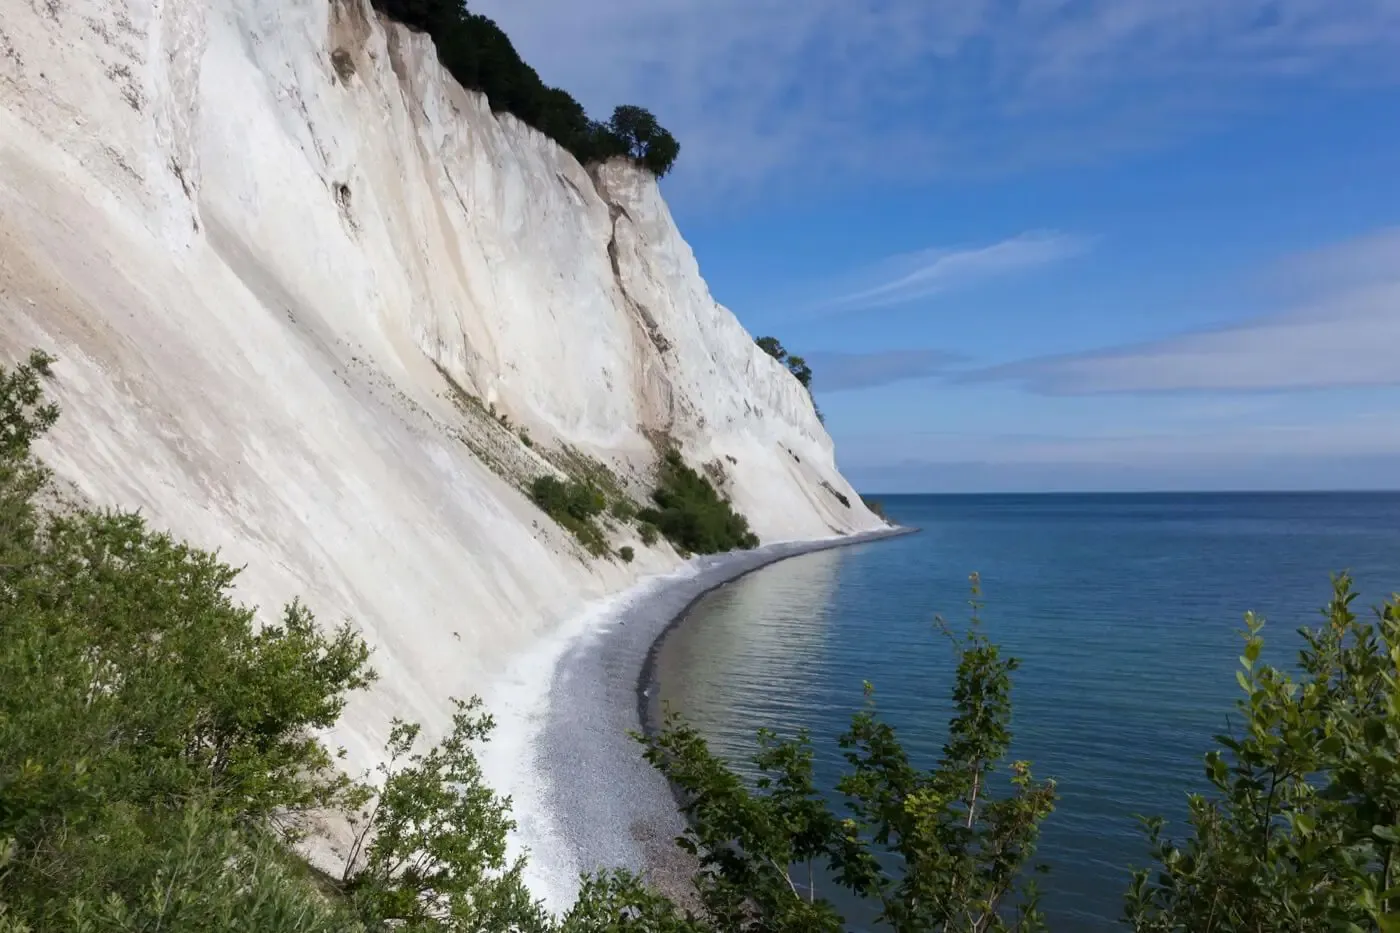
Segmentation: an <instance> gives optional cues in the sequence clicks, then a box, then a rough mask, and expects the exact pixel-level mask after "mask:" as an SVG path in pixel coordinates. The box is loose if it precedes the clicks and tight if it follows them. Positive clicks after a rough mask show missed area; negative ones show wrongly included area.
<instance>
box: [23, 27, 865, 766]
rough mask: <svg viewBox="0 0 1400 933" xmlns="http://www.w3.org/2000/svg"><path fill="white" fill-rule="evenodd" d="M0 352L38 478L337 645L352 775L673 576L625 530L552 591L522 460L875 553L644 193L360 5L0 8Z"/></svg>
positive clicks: (825, 464)
mask: <svg viewBox="0 0 1400 933" xmlns="http://www.w3.org/2000/svg"><path fill="white" fill-rule="evenodd" d="M34 346H37V347H41V348H44V349H46V350H48V351H50V352H52V353H54V354H55V355H56V356H57V357H58V358H59V364H58V366H57V367H56V380H55V382H54V384H53V387H52V390H53V393H54V394H55V396H56V397H57V399H58V400H59V402H60V403H61V405H62V407H63V411H64V415H63V418H62V419H61V421H60V424H59V427H58V428H57V429H56V430H55V431H54V433H53V435H52V436H51V438H50V439H49V441H48V442H46V444H45V445H44V447H43V449H42V450H41V454H42V456H44V457H45V459H46V460H48V462H49V463H50V464H51V465H52V466H53V467H54V468H55V469H56V471H57V472H58V474H59V475H60V477H62V478H63V479H65V480H68V481H71V483H73V484H74V485H76V487H77V488H78V489H79V490H80V491H81V493H82V494H83V495H85V496H86V497H87V498H88V499H89V500H90V501H91V502H93V503H95V504H98V505H110V506H117V507H122V508H128V509H135V508H139V509H140V510H142V512H143V513H144V514H146V515H147V516H148V517H149V518H150V520H151V521H152V523H153V524H154V525H155V526H157V527H161V528H168V529H169V530H171V531H172V532H174V533H176V534H177V535H180V536H182V537H186V538H189V539H191V540H193V541H194V542H197V543H199V544H201V545H204V546H208V547H218V548H221V549H222V551H223V554H224V556H225V557H226V558H227V559H228V560H229V561H231V562H233V563H235V564H244V565H246V566H247V571H246V573H245V574H244V576H243V577H242V578H241V583H240V588H241V592H240V595H241V596H242V597H243V598H244V599H246V600H248V601H250V602H255V603H257V604H258V605H260V606H261V607H262V608H263V610H264V611H265V612H266V613H267V614H269V615H270V614H271V613H273V612H274V611H275V610H276V609H277V608H278V607H279V606H280V605H281V604H282V603H284V602H285V601H287V600H288V599H290V598H291V597H293V596H300V597H302V598H303V599H304V600H305V601H306V602H307V603H308V605H309V606H311V607H312V608H313V610H314V611H316V612H317V614H318V615H319V616H320V617H321V618H322V619H323V620H325V621H328V622H333V621H338V620H340V619H350V620H352V621H353V622H354V623H355V624H356V625H357V626H359V627H360V628H361V630H362V631H363V632H364V634H365V636H366V638H367V639H368V640H369V641H370V643H371V644H372V645H373V646H374V647H375V655H374V665H375V667H376V668H377V669H378V670H379V672H380V673H381V675H382V679H381V681H380V684H379V685H378V686H377V687H376V688H375V692H374V694H373V695H372V696H370V697H367V698H364V699H361V700H359V701H357V702H356V704H355V705H353V706H352V708H351V710H350V712H349V714H348V717H347V720H346V725H345V727H343V728H342V729H341V730H339V733H338V734H337V735H336V736H335V737H334V738H336V739H337V740H339V741H341V742H344V743H346V745H347V746H348V749H349V751H350V753H351V763H352V765H354V766H362V765H366V764H369V763H372V762H373V761H374V760H375V756H376V751H377V749H378V747H379V746H380V743H381V742H382V740H383V737H384V732H385V729H386V720H387V717H388V716H389V715H391V714H394V715H400V716H404V717H407V718H413V719H417V720H420V721H423V722H425V723H427V724H428V726H429V729H430V731H436V730H437V729H440V728H441V726H442V725H443V723H444V721H445V717H444V714H445V712H446V709H447V705H446V699H447V697H449V696H454V695H455V696H466V695H469V694H471V693H473V692H476V690H477V689H479V684H480V683H481V682H482V681H483V680H484V679H486V678H487V677H488V676H489V675H490V674H491V673H492V672H493V671H495V670H497V669H499V667H500V666H501V665H502V664H503V663H505V661H506V660H507V659H508V658H510V657H512V656H515V655H518V654H519V653H520V652H521V651H522V650H524V649H525V648H526V647H528V645H529V644H530V643H531V642H532V641H534V640H536V639H538V638H540V637H542V636H544V635H547V634H548V633H550V632H551V631H553V630H554V629H555V628H556V627H557V626H558V625H559V624H560V623H561V621H562V620H564V619H566V618H567V617H569V616H570V615H572V614H574V613H576V612H577V611H579V609H580V607H582V606H583V605H584V604H586V603H587V602H588V601H590V600H592V599H595V598H598V597H601V596H604V595H606V594H608V593H611V592H615V591H618V590H620V589H622V588H624V587H626V586H628V585H629V584H631V583H632V582H633V581H634V580H636V579H637V578H638V577H639V576H642V575H645V574H648V573H656V572H658V571H662V570H666V569H669V568H671V567H673V566H676V565H677V564H678V563H679V558H678V557H677V556H676V555H675V554H674V552H672V551H671V550H670V549H669V548H668V547H666V546H665V545H664V544H663V545H662V546H659V547H653V548H646V547H643V546H641V544H640V542H638V541H637V540H636V539H635V534H634V533H633V532H632V531H631V530H630V529H627V528H621V529H616V530H614V531H613V533H612V536H613V541H612V543H613V546H614V547H619V546H621V545H624V544H631V545H633V546H634V547H635V548H636V550H637V554H638V558H637V560H636V562H635V563H633V564H630V565H624V564H622V563H620V562H611V561H607V560H602V561H590V560H586V559H584V558H583V556H582V555H581V553H580V552H579V550H578V548H577V546H576V544H575V543H574V542H573V540H572V538H570V537H569V536H568V535H567V534H566V533H564V532H562V531H561V530H560V529H558V528H557V527H556V526H555V525H554V524H553V523H552V522H551V521H550V520H549V519H547V518H546V517H545V516H544V515H543V514H542V513H541V512H540V511H539V510H538V509H536V508H535V507H534V506H533V505H532V504H531V503H530V502H529V500H528V499H527V497H526V496H525V495H523V494H522V493H521V491H520V487H521V486H522V485H523V484H525V483H527V482H528V480H529V478H530V477H531V476H534V475H538V474H539V473H541V472H544V471H546V470H548V469H551V467H549V466H548V465H547V460H546V457H552V458H553V460H554V461H555V462H556V463H564V464H566V465H567V463H569V462H575V463H576V462H580V461H579V457H581V456H586V457H589V458H593V459H595V460H598V461H601V462H602V463H603V464H605V465H606V466H607V467H608V468H609V469H610V470H611V471H613V472H614V473H615V475H616V476H617V477H618V478H619V481H620V482H622V483H624V484H625V485H627V486H628V487H629V488H630V489H632V490H633V492H634V493H635V494H636V495H637V496H638V497H641V496H642V495H644V492H645V488H646V477H647V476H648V473H649V471H650V470H651V468H652V467H653V465H654V463H655V459H656V447H655V442H656V441H657V440H658V439H660V438H664V437H665V436H668V435H669V436H670V437H672V438H674V439H675V441H677V442H679V444H680V445H681V447H682V449H683V450H684V452H685V455H686V457H687V459H688V460H690V461H691V462H692V463H693V464H694V465H696V466H697V467H699V466H702V465H703V464H707V463H709V464H711V469H715V468H718V470H719V471H722V476H723V477H724V480H723V481H724V484H725V486H726V489H727V491H728V492H729V494H730V495H731V497H732V498H733V500H734V502H735V504H736V506H737V507H738V508H739V509H740V510H742V511H743V512H745V513H746V514H747V515H748V517H749V519H750V521H751V523H752V525H753V527H754V529H755V530H756V531H757V532H758V533H759V534H760V535H761V536H762V538H763V539H764V540H776V539H785V538H787V539H790V538H805V537H819V536H828V535H832V534H836V533H841V532H848V531H853V530H860V529H868V528H874V527H878V526H879V525H880V522H879V521H878V520H877V519H875V518H874V517H873V516H872V515H870V514H869V513H868V512H867V511H866V510H865V509H864V508H863V507H862V505H861V503H860V500H859V498H858V497H857V496H856V495H855V494H854V493H853V491H852V490H851V488H850V487H849V486H848V485H847V483H846V482H845V481H844V480H843V479H842V477H841V476H840V474H839V473H838V472H837V470H836V468H835V466H834V463H833V457H832V446H831V441H830V439H829V438H828V437H827V435H826V433H825V431H824V430H823V429H822V426H821V424H820V423H819V422H818V420H817V418H816V416H815V413H814V411H813V408H812V404H811V401H810V399H809V398H808V396H807V393H806V391H805V390H804V389H803V388H802V387H801V386H800V385H798V383H797V382H796V380H794V379H793V378H792V377H791V376H790V375H788V374H787V373H786V371H785V370H784V369H783V368H782V367H781V366H779V365H778V364H777V363H776V362H774V361H773V360H771V359H770V358H769V357H767V356H766V355H765V354H763V353H762V352H761V351H759V350H758V349H757V348H756V347H755V346H754V344H753V340H752V338H751V336H750V335H749V334H748V333H746V332H745V331H744V329H743V328H742V326H741V325H740V324H739V323H738V321H737V320H736V319H735V318H734V317H733V316H732V315H731V314H730V313H729V312H728V311H727V310H725V309H724V308H722V307H720V306H719V305H717V304H716V303H715V302H714V300H713V299H712V298H711V297H710V294H709V292H708V290H707V289H706V286H705V284H704V282H703V280H702V279H701V278H700V274H699V270H698V268H697V266H696V262H695V259H694V257H693V255H692V254H691V251H690V249H689V248H688V247H687V246H686V244H685V242H684V241H683V240H682V239H681V237H680V235H679V233H678V232H677V230H676V227H675V225H674V223H673V222H672V219H671V216H670V213H669V212H668V210H667V208H666V205H665V203H664V202H663V200H662V198H661V195H660V193H659V191H658V188H657V186H656V184H655V182H654V181H653V179H651V178H650V176H647V175H644V174H643V173H640V172H639V171H637V170H636V169H634V168H632V167H630V166H628V165H625V164H610V165H607V166H604V167H601V168H598V169H596V170H595V171H594V172H593V173H592V174H590V172H589V171H587V170H585V169H584V168H583V167H581V166H580V165H579V164H578V163H577V162H576V161H575V160H574V159H573V157H572V156H570V155H569V154H568V153H566V152H564V151H563V150H561V149H560V148H559V147H558V146H556V145H555V144H554V143H552V142H551V141H549V140H547V139H546V138H544V137H543V136H541V135H540V134H539V133H537V132H535V131H533V130H531V129H529V128H528V127H526V126H524V125H523V124H521V123H519V122H518V121H516V120H515V119H514V118H512V117H509V116H496V115H493V114H492V113H491V111H490V109H489V107H488V106H487V104H486V101H485V100H484V99H483V98H482V97H481V96H479V95H477V94H473V93H468V92H465V91H463V90H462V89H461V88H460V87H459V86H457V85H456V84H455V83H454V82H453V81H452V79H451V78H450V77H449V76H448V75H447V74H446V73H445V72H444V71H443V70H442V69H441V68H440V67H439V66H438V64H437V62H436V57H435V54H434V50H433V48H432V46H431V44H430V42H429V41H428V40H427V38H426V37H425V36H422V35H418V34H412V33H410V32H408V31H407V30H405V29H403V28H401V27H397V26H393V25H390V24H386V23H383V22H381V21H380V20H379V19H378V18H377V17H376V15H375V14H374V13H373V12H372V10H371V9H370V7H369V4H368V2H367V0H0V353H2V354H3V356H4V357H6V358H7V361H12V360H14V359H16V358H18V357H19V356H20V355H21V354H22V353H24V352H25V351H26V350H27V349H28V348H29V347H34ZM502 415H503V416H505V417H506V418H507V419H508V421H509V427H505V426H503V425H502V423H501V421H500V420H499V418H498V417H497V416H502ZM522 431H524V432H526V433H528V435H529V438H530V444H526V443H524V442H522V441H521V440H520V433H521V432H522ZM715 475H717V476H718V475H721V473H720V472H716V474H715ZM838 494H839V495H838ZM840 496H845V497H847V498H848V500H849V503H850V504H849V505H844V504H843V503H842V502H841V501H840Z"/></svg>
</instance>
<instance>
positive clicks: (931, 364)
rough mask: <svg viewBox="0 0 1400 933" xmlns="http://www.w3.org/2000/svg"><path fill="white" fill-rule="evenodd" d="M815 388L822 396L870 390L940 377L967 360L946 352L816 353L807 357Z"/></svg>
mask: <svg viewBox="0 0 1400 933" xmlns="http://www.w3.org/2000/svg"><path fill="white" fill-rule="evenodd" d="M805 359H806V360H807V363H808V365H810V366H811V367H812V373H813V377H812V388H813V389H814V390H815V391H817V392H820V393H832V392H848V391H851V390H852V389H869V388H874V387H875V386H883V385H891V384H892V383H896V382H907V381H910V380H913V379H924V378H927V377H929V376H936V375H939V374H940V373H942V372H943V371H944V370H946V369H947V368H948V367H949V366H950V365H952V364H954V363H957V362H959V361H960V360H962V359H963V357H962V356H960V355H959V354H956V353H949V352H947V351H945V350H881V351H877V352H874V353H837V352H832V351H816V352H812V353H808V354H806V355H805Z"/></svg>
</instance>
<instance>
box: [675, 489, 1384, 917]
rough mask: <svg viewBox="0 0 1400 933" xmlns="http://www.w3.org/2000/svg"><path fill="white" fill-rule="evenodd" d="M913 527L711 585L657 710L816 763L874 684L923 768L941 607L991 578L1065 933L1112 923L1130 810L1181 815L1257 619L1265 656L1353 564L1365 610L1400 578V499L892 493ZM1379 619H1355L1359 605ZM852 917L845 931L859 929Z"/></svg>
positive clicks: (945, 665)
mask: <svg viewBox="0 0 1400 933" xmlns="http://www.w3.org/2000/svg"><path fill="white" fill-rule="evenodd" d="M885 502H886V507H887V509H888V510H889V512H890V514H891V515H892V516H893V517H895V518H896V519H898V520H899V521H901V522H903V523H905V524H910V525H917V526H919V527H921V528H923V529H924V530H923V532H922V533H920V534H918V535H913V536H910V537H906V538H899V539H895V540H891V541H885V542H877V543H873V544H868V545H860V546H857V547H853V548H846V549H838V550H833V551H825V552H820V553H816V554H810V555H806V556H804V557H800V558H795V559H792V560H789V561H785V562H783V563H780V564H775V565H773V566H771V567H768V568H766V569H764V570H761V571H759V572H757V573H755V574H752V575H750V576H748V577H745V578H743V579H741V580H738V581H736V582H734V583H732V584H730V585H728V586H726V587H723V588H721V589H720V590H717V591H715V592H714V593H711V594H709V595H708V596H706V597H705V598H704V599H703V600H702V601H701V602H700V603H698V604H697V605H696V606H695V607H694V609H693V610H692V613H691V616H690V618H689V619H688V620H687V622H686V624H684V625H681V626H679V627H678V628H676V629H674V630H673V632H672V634H671V635H669V636H668V637H667V639H666V641H665V643H664V644H663V645H662V648H661V650H660V652H659V656H658V659H657V660H658V666H657V677H658V680H659V683H660V688H661V699H662V702H663V703H666V704H669V705H670V706H671V707H673V708H675V709H677V710H679V711H681V712H682V713H683V714H685V715H686V716H687V718H689V719H690V720H691V721H692V722H694V723H695V724H696V725H698V726H699V727H700V728H701V730H702V731H703V732H704V733H705V735H706V736H707V737H708V738H709V740H710V741H711V743H712V746H713V748H714V749H715V750H716V751H717V752H719V753H720V754H722V755H723V756H725V757H726V758H729V759H730V760H732V761H739V760H742V759H743V758H744V756H745V753H746V752H747V751H748V750H749V749H750V748H751V747H752V739H753V733H754V730H756V729H757V728H759V727H769V728H773V729H776V730H778V731H779V732H782V733H792V732H794V731H795V730H797V729H799V728H807V729H810V730H811V732H812V734H813V736H814V737H815V739H816V741H817V744H818V755H819V760H818V772H819V778H820V779H822V780H823V781H824V782H828V783H829V782H831V781H833V780H834V778H835V775H836V774H837V773H838V770H839V767H840V765H841V764H842V762H841V760H840V756H839V751H838V750H837V749H836V746H835V741H834V739H835V736H836V735H838V734H839V733H840V732H841V731H842V729H844V728H845V726H846V725H847V724H848V722H849V719H850V714H851V712H852V711H854V710H855V709H856V708H858V706H859V705H860V702H861V683H862V681H864V680H870V681H871V682H873V683H874V684H875V686H876V689H877V696H878V699H879V702H880V706H881V709H882V710H883V712H884V714H885V715H886V716H887V718H888V719H889V720H890V721H892V722H893V723H894V724H895V725H896V726H897V727H898V728H899V731H900V735H901V736H902V738H903V739H904V740H905V743H906V745H907V747H908V748H909V749H910V751H911V753H912V754H913V755H914V757H915V759H916V761H920V762H922V763H926V764H932V763H933V762H934V761H935V760H936V759H937V756H938V752H939V748H940V746H941V744H942V741H943V738H944V728H945V725H946V722H947V718H948V714H949V709H950V707H949V704H948V700H947V696H948V688H949V686H950V683H951V673H952V661H951V654H950V651H949V648H948V646H947V644H946V642H942V641H941V640H940V639H939V638H938V637H936V636H935V635H934V632H933V628H932V625H931V620H932V618H933V616H934V614H935V613H938V614H942V615H943V616H944V617H945V618H947V619H948V620H949V622H951V623H953V624H955V625H956V624H957V623H960V622H962V621H965V620H966V618H967V598H968V595H969V591H968V574H969V573H971V572H973V571H976V572H978V573H980V574H981V578H982V585H983V593H984V596H983V598H984V600H985V602H986V607H985V609H984V610H983V619H984V621H985V623H986V626H987V630H988V632H989V634H990V635H991V636H992V637H993V638H994V639H995V640H997V641H998V642H1000V643H1001V644H1002V645H1003V646H1004V648H1005V649H1006V650H1008V651H1009V652H1010V653H1012V654H1014V655H1015V656H1017V657H1019V658H1021V659H1022V668H1021V670H1020V671H1018V672H1017V674H1016V678H1015V687H1014V692H1013V701H1014V703H1015V719H1014V723H1013V728H1014V732H1015V747H1014V748H1013V754H1015V755H1016V756H1017V757H1022V758H1028V759H1030V760H1031V761H1032V762H1033V763H1034V768H1035V772H1036V774H1037V776H1039V777H1053V778H1055V779H1056V780H1057V782H1058V784H1059V790H1060V794H1061V800H1060V803H1059V807H1058V809H1057V810H1056V812H1055V814H1054V815H1053V816H1052V817H1051V818H1050V820H1049V821H1048V822H1047V824H1046V826H1045V828H1044V833H1043V836H1042V841H1041V846H1040V853H1039V854H1040V857H1041V858H1042V859H1043V860H1044V861H1045V862H1047V863H1048V864H1049V865H1050V868H1051V872H1050V874H1049V875H1048V876H1046V877H1045V878H1044V879H1042V881H1041V888H1042V891H1043V892H1044V901H1043V904H1044V907H1045V909H1046V912H1047V914H1048V915H1049V919H1050V921H1051V929H1052V930H1056V931H1100V930H1117V929H1121V925H1120V923H1119V917H1120V915H1121V910H1122V894H1123V890H1124V889H1125V887H1126V884H1127V881H1128V866H1130V865H1133V864H1142V863H1143V861H1144V852H1145V848H1144V845H1143V843H1142V837H1141V834H1140V833H1139V831H1138V829H1137V823H1136V821H1135V819H1134V815H1135V814H1162V815H1164V816H1166V817H1168V818H1169V819H1170V820H1172V821H1173V823H1174V825H1176V827H1177V828H1178V829H1180V827H1181V824H1180V823H1179V822H1177V821H1179V820H1180V819H1181V818H1182V817H1183V815H1184V812H1185V805H1184V799H1185V795H1186V793H1187V792H1188V791H1192V790H1204V789H1205V786H1206V785H1205V779H1204V776H1203V772H1202V767H1201V756H1202V755H1203V753H1204V752H1205V751H1207V750H1208V749H1209V748H1210V740H1211V736H1212V735H1213V734H1215V733H1217V732H1220V731H1222V727H1223V726H1224V725H1225V722H1226V716H1227V715H1228V714H1230V713H1231V712H1232V710H1233V704H1234V702H1235V700H1236V697H1237V694H1238V686H1237V685H1236V683H1235V679H1234V669H1235V667H1236V666H1237V664H1238V660H1237V658H1238V655H1239V653H1240V652H1239V648H1240V635H1239V632H1240V629H1241V626H1242V618H1243V615H1244V613H1245V612H1246V611H1247V610H1251V609H1253V610H1255V611H1256V612H1259V613H1261V614H1263V615H1264V616H1265V617H1266V618H1267V619H1268V621H1269V624H1268V626H1267V627H1266V629H1265V634H1266V637H1267V638H1268V639H1269V641H1268V648H1267V649H1266V652H1265V654H1266V660H1269V661H1272V662H1274V663H1280V664H1290V663H1291V662H1292V659H1293V658H1294V657H1296V650H1297V638H1296V636H1295V635H1294V634H1293V632H1294V630H1295V629H1296V628H1297V627H1298V626H1300V625H1305V624H1311V623H1312V622H1314V621H1315V620H1316V619H1317V618H1318V611H1319V610H1320V608H1321V607H1322V606H1323V605H1324V603H1325V602H1326V600H1327V598H1328V595H1329V593H1330V584H1329V580H1328V573H1329V572H1331V571H1339V570H1343V569H1349V570H1350V571H1351V572H1352V574H1353V576H1354V577H1355V579H1356V582H1357V587H1358V589H1359V590H1360V592H1361V597H1360V599H1359V601H1358V603H1359V604H1365V605H1366V606H1367V607H1369V606H1370V605H1373V604H1375V603H1377V602H1379V601H1381V600H1382V599H1383V598H1384V597H1385V596H1386V595H1388V594H1389V593H1391V592H1392V591H1395V590H1400V494H1261V495H1250V494H1243V495H1241V494H1202V495H1111V496H1094V495H1063V496H917V497H901V496H890V497H886V498H885ZM1368 611H1369V610H1368ZM852 926H853V928H854V929H860V928H861V924H860V922H859V921H854V922H853V923H852Z"/></svg>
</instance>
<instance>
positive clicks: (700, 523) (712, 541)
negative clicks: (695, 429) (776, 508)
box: [637, 449, 758, 554]
mask: <svg viewBox="0 0 1400 933" xmlns="http://www.w3.org/2000/svg"><path fill="white" fill-rule="evenodd" d="M651 498H652V501H653V502H654V503H655V504H656V507H655V508H650V509H642V510H641V511H640V512H638V513H637V518H638V519H639V520H640V521H642V522H644V523H647V524H650V525H654V526H656V528H657V529H658V530H659V531H660V532H661V533H662V534H663V535H665V536H666V537H667V538H668V539H669V540H670V541H671V543H672V544H674V545H675V546H676V547H677V548H679V549H680V550H682V551H688V552H690V553H692V554H717V553H719V552H721V551H732V550H734V549H736V548H743V549H746V550H747V549H749V548H754V547H757V546H758V536H757V535H755V534H754V533H753V532H752V531H750V530H749V521H748V519H747V518H745V517H744V516H743V515H740V514H739V513H738V512H736V511H734V507H733V506H732V505H730V504H729V502H728V500H726V499H724V498H723V497H722V496H720V494H719V493H718V492H716V491H715V487H714V485H713V484H711V482H710V481H709V479H707V478H706V477H704V476H701V475H700V474H699V473H697V472H696V471H694V470H692V469H691V468H690V467H689V466H687V465H686V462H685V460H684V459H683V458H682V457H681V454H680V451H678V450H674V449H672V450H668V451H667V452H666V455H665V456H664V457H662V459H661V467H660V471H659V474H658V476H657V484H656V489H655V490H653V491H652V494H651Z"/></svg>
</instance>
